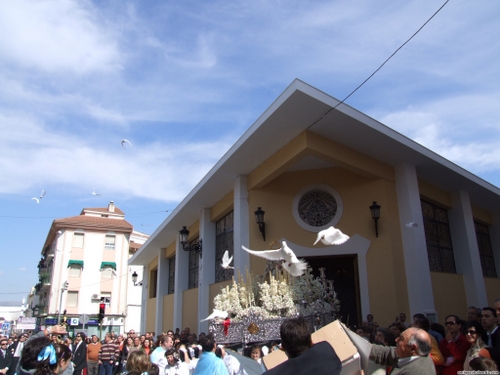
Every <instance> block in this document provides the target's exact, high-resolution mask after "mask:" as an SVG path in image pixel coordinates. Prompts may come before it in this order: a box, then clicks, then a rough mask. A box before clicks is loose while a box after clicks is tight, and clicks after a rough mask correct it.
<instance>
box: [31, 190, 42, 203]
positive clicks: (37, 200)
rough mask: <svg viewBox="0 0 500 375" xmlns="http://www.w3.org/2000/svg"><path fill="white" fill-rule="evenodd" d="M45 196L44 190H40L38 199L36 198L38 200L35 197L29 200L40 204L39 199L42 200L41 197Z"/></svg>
mask: <svg viewBox="0 0 500 375" xmlns="http://www.w3.org/2000/svg"><path fill="white" fill-rule="evenodd" d="M45 194H46V192H45V189H42V191H41V192H40V197H38V198H37V197H33V198H31V199H34V200H35V201H36V203H40V199H42V198H43V197H45Z"/></svg>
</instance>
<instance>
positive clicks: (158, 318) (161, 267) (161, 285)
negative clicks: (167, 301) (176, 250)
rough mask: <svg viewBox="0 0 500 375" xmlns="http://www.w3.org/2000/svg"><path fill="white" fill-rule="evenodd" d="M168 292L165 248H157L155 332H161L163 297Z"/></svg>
mask: <svg viewBox="0 0 500 375" xmlns="http://www.w3.org/2000/svg"><path fill="white" fill-rule="evenodd" d="M167 294H168V259H167V258H166V257H165V249H164V248H162V249H160V250H158V272H157V274H156V315H155V332H156V333H157V334H158V335H159V334H160V333H161V332H163V298H164V296H166V295H167Z"/></svg>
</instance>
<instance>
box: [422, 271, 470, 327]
mask: <svg viewBox="0 0 500 375" xmlns="http://www.w3.org/2000/svg"><path fill="white" fill-rule="evenodd" d="M431 280H432V292H433V293H434V304H435V306H436V311H437V312H438V319H439V323H441V324H444V318H445V317H446V316H447V315H451V314H453V315H458V317H459V318H460V319H466V318H467V310H468V306H467V299H466V297H465V287H464V280H463V276H462V275H457V274H453V273H445V272H431Z"/></svg>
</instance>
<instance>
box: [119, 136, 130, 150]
mask: <svg viewBox="0 0 500 375" xmlns="http://www.w3.org/2000/svg"><path fill="white" fill-rule="evenodd" d="M121 143H122V147H123V148H125V143H128V144H129V145H130V146H132V143H130V141H129V140H128V139H125V138H123V139H122V142H121Z"/></svg>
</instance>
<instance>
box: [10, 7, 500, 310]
mask: <svg viewBox="0 0 500 375" xmlns="http://www.w3.org/2000/svg"><path fill="white" fill-rule="evenodd" d="M443 3H444V0H443V1H435V0H418V1H417V0H409V1H399V0H385V1H383V2H381V1H377V2H375V1H369V0H359V1H355V2H353V1H347V0H345V1H344V0H338V1H337V0H334V1H322V0H312V1H307V2H304V1H294V0H290V1H282V0H267V1H264V0H254V1H240V0H234V1H217V0H214V1H210V0H208V1H189V0H186V1H149V2H145V1H139V0H137V1H126V0H120V1H117V0H116V1H113V0H110V1H91V0H86V1H78V0H59V1H52V0H16V1H0V30H1V31H2V35H4V36H7V37H4V38H2V43H0V66H1V69H0V130H1V133H0V134H1V135H0V178H1V183H0V228H1V234H2V236H1V241H0V254H1V255H2V261H1V262H0V303H1V301H12V300H18V301H20V300H21V299H22V298H23V294H27V292H28V291H29V289H30V287H31V286H33V285H34V284H35V283H36V282H37V268H36V265H37V263H38V260H39V258H40V252H41V250H42V246H43V244H44V241H45V239H46V236H47V233H48V230H49V228H50V225H51V222H52V220H54V219H57V218H61V217H68V216H75V215H78V214H79V213H80V212H81V210H82V208H84V207H105V206H106V205H107V203H108V202H109V201H110V200H113V201H114V202H115V203H116V205H117V206H118V207H119V208H121V209H122V210H123V211H124V212H125V213H126V219H127V220H128V221H129V222H130V223H132V224H133V225H134V227H135V228H136V229H137V230H139V231H143V232H146V233H152V232H153V231H154V230H155V229H156V228H157V227H158V225H159V224H160V223H161V222H162V221H163V220H164V219H165V218H166V217H167V215H168V213H167V212H166V211H167V210H172V209H174V208H175V207H176V205H177V204H178V202H180V200H182V198H183V197H184V196H185V195H186V194H187V193H188V192H189V191H190V190H191V188H193V187H194V186H195V185H196V183H197V182H198V181H199V180H200V179H201V178H202V177H203V176H204V175H205V174H206V173H207V172H208V171H209V169H210V168H211V167H212V166H213V165H214V164H215V163H216V162H217V160H218V159H219V158H220V157H221V156H222V155H223V154H224V153H225V152H226V151H227V150H228V149H229V147H230V146H231V145H232V144H233V143H234V142H235V141H236V140H237V139H238V138H239V137H240V136H241V135H242V134H243V133H244V132H245V131H246V129H248V127H250V126H251V124H252V123H253V122H254V121H255V120H256V119H257V118H258V117H259V116H260V115H261V114H262V112H263V111H264V110H265V109H266V108H267V107H268V106H269V105H270V104H271V103H272V102H273V101H274V100H275V99H276V97H277V96H278V95H279V94H280V93H281V92H282V91H283V90H284V89H285V88H286V87H287V86H288V85H289V84H290V83H291V82H292V81H293V80H294V79H295V78H299V79H301V80H303V81H305V82H306V83H308V84H311V85H312V86H314V87H316V88H318V89H320V90H323V91H324V92H326V93H327V94H329V95H332V96H334V97H336V98H338V99H343V98H344V97H345V96H347V95H348V94H349V93H350V92H351V91H352V90H353V89H354V88H355V87H357V86H358V85H359V84H360V83H361V82H362V81H363V80H364V79H365V78H367V77H368V76H369V75H370V74H371V73H372V72H373V71H374V70H375V69H376V68H377V67H378V66H379V65H380V64H381V63H382V62H383V61H384V60H385V59H386V58H387V57H388V56H389V55H390V54H391V53H393V52H394V51H395V50H396V48H398V47H399V46H400V45H401V44H402V43H404V42H405V41H406V40H407V39H408V38H409V37H410V36H411V35H412V34H413V33H414V32H415V31H416V30H417V29H418V28H419V27H420V26H421V25H422V24H423V23H424V22H425V21H426V20H427V19H428V18H429V17H430V16H431V15H432V14H433V13H434V12H435V11H436V10H437V9H438V8H439V7H440V6H441V5H442V4H443ZM498 19H500V2H498V0H484V1H480V2H471V1H468V0H451V1H450V2H449V3H448V4H447V5H446V6H445V7H444V8H443V10H442V11H441V12H440V13H439V14H438V15H437V16H436V17H435V18H434V19H433V20H432V21H431V22H430V23H429V24H428V25H427V26H426V27H425V28H424V29H423V30H422V31H421V32H420V33H419V34H418V35H417V36H416V37H415V38H414V39H413V40H411V41H410V42H409V43H408V44H407V45H406V46H405V47H404V48H403V49H402V50H401V51H400V52H399V53H398V54H396V56H395V57H394V58H393V59H391V60H390V61H389V62H388V63H387V64H386V65H385V66H384V67H383V68H382V69H381V70H380V71H379V72H378V73H377V74H376V75H375V76H374V77H373V78H372V79H371V80H370V81H368V83H366V84H365V85H364V86H363V87H362V88H361V89H360V90H359V91H358V92H356V93H355V94H354V95H353V96H352V97H350V98H349V99H348V100H347V104H349V105H351V106H353V107H354V108H356V109H358V110H360V111H362V112H364V113H366V114H367V115H369V116H371V117H373V118H375V119H376V120H378V121H381V122H382V123H384V124H386V125H388V126H390V127H391V128H393V129H395V130H397V131H399V132H400V133H402V134H404V135H406V136H407V137H409V138H411V139H414V140H415V141H417V142H419V143H421V144H423V145H424V146H426V147H428V148H430V149H431V150H433V151H435V152H437V153H439V154H441V155H443V156H444V157H446V158H448V159H449V160H451V161H453V162H455V163H456V164H458V165H460V166H462V167H464V168H466V169H468V170H470V171H471V172H473V173H475V174H476V175H478V176H480V177H482V178H483V179H485V180H487V181H489V182H491V183H492V184H494V185H496V186H500V173H499V172H500V126H499V123H500V111H499V110H498V103H499V102H500V90H499V88H498V84H499V82H500V65H499V64H498V61H499V60H500V44H499V43H498V39H499V36H500V28H499V27H498ZM123 138H126V139H128V140H129V141H130V142H131V143H132V146H129V147H127V149H124V148H123V147H122V146H121V144H120V141H121V140H122V139H123ZM93 188H95V189H96V191H98V192H100V193H102V195H101V196H99V197H95V196H93V195H92V194H91V193H92V190H93ZM42 189H45V190H46V191H47V194H46V196H45V197H44V198H43V200H42V201H41V202H40V204H36V202H35V201H34V200H31V198H32V197H34V196H36V195H38V194H39V193H40V191H41V190H42Z"/></svg>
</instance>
